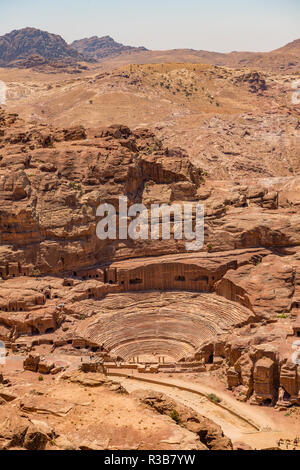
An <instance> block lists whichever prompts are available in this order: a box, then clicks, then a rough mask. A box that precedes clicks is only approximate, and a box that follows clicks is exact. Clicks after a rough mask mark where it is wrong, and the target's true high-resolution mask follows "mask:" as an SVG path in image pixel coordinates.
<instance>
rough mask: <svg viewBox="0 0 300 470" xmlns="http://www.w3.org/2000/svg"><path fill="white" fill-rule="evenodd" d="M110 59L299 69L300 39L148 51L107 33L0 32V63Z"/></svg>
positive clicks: (62, 63) (79, 65)
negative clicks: (262, 48)
mask: <svg viewBox="0 0 300 470" xmlns="http://www.w3.org/2000/svg"><path fill="white" fill-rule="evenodd" d="M103 61H110V62H113V63H114V64H115V65H116V66H118V65H125V64H130V63H136V64H149V63H162V62H170V63H173V62H189V63H203V64H212V65H219V66H226V67H232V68H241V67H250V68H251V67H252V68H259V69H265V70H270V71H277V72H283V73H284V72H299V71H300V39H297V40H295V41H293V42H291V43H289V44H286V45H285V46H283V47H281V48H279V49H275V50H274V51H271V52H236V51H235V52H230V53H228V54H225V53H219V52H209V51H204V50H194V49H172V50H166V51H151V50H148V49H146V48H145V47H133V46H125V45H124V44H121V43H118V42H116V41H115V40H114V39H113V38H112V37H110V36H103V37H98V36H92V37H90V38H84V39H79V40H76V41H74V42H73V43H72V44H67V42H66V41H65V40H64V39H63V38H62V37H61V36H59V35H57V34H51V33H48V32H46V31H41V30H39V29H36V28H24V29H20V30H14V31H12V32H10V33H8V34H5V35H4V36H0V67H27V68H28V67H42V68H43V67H44V66H51V67H58V68H61V69H62V68H63V67H65V66H67V67H68V66H72V67H73V68H75V69H76V71H80V70H82V69H84V68H86V65H83V64H82V63H84V62H95V63H97V62H103Z"/></svg>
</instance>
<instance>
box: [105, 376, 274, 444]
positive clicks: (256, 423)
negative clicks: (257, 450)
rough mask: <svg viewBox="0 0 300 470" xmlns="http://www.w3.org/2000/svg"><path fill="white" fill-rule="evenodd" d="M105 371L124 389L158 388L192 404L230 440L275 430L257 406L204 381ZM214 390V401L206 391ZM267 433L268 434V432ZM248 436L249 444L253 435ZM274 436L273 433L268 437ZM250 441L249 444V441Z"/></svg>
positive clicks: (188, 404)
mask: <svg viewBox="0 0 300 470" xmlns="http://www.w3.org/2000/svg"><path fill="white" fill-rule="evenodd" d="M107 375H109V376H116V377H118V381H120V383H121V384H122V385H123V386H124V387H125V388H126V389H127V390H128V392H133V391H135V390H139V389H144V390H153V391H155V392H162V393H165V394H166V395H168V396H170V397H171V398H173V399H174V400H176V401H178V402H180V403H182V404H184V405H186V406H188V407H190V408H192V409H193V410H195V411H196V412H198V413H200V414H201V415H203V416H206V417H207V418H210V419H212V420H213V421H214V422H215V423H217V424H219V425H220V426H221V428H222V429H223V431H224V433H225V434H226V435H227V436H228V437H229V438H230V439H231V440H233V441H238V440H242V441H243V442H247V441H249V439H247V436H249V437H250V435H256V436H257V438H258V439H260V437H259V436H261V435H262V434H266V433H269V434H270V433H274V432H275V433H276V434H277V432H279V431H276V429H275V425H274V423H273V421H272V420H271V419H270V417H269V416H266V414H265V413H263V412H262V410H261V409H260V408H259V409H258V408H257V407H253V409H252V408H251V406H250V405H248V404H245V403H241V402H238V401H236V400H235V399H234V398H233V397H230V396H229V395H228V394H226V393H224V392H220V391H219V390H218V391H216V390H215V389H214V388H213V387H209V386H207V385H204V384H195V383H190V382H187V381H184V380H182V379H177V378H175V379H173V378H169V377H168V378H161V377H157V376H155V377H154V376H151V377H149V375H148V376H147V375H145V374H140V373H139V374H138V375H137V374H132V371H129V372H116V371H115V370H114V371H113V372H112V371H108V373H107ZM211 393H214V394H215V395H217V396H218V397H219V398H220V399H221V403H215V402H213V401H212V400H210V399H209V397H208V395H209V394H211ZM270 437H271V436H270ZM250 440H251V444H252V441H253V439H250ZM273 440H274V436H273V439H272V441H273ZM252 445H253V444H252Z"/></svg>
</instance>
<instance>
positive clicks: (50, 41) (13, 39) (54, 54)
mask: <svg viewBox="0 0 300 470" xmlns="http://www.w3.org/2000/svg"><path fill="white" fill-rule="evenodd" d="M82 60H83V57H82V56H81V55H80V54H79V53H78V52H77V51H76V50H74V49H73V48H71V47H70V46H69V45H68V44H67V43H66V41H65V40H64V39H63V38H62V37H61V36H58V35H56V34H50V33H48V32H46V31H41V30H39V29H35V28H24V29H20V30H14V31H12V32H10V33H8V34H5V35H4V36H1V37H0V66H5V67H7V66H10V67H12V66H23V67H24V66H25V67H28V66H29V67H30V66H31V64H33V65H36V64H37V63H38V64H39V65H41V64H47V63H49V62H51V61H67V62H70V61H71V62H77V61H82Z"/></svg>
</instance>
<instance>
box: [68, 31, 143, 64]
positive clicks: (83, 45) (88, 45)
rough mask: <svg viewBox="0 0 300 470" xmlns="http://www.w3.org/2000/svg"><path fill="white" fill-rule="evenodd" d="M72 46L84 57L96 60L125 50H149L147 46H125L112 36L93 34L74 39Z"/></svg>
mask: <svg viewBox="0 0 300 470" xmlns="http://www.w3.org/2000/svg"><path fill="white" fill-rule="evenodd" d="M71 47H73V49H76V51H77V52H79V53H80V54H82V55H83V56H84V57H86V58H88V59H93V60H95V61H98V60H100V59H103V58H105V57H110V56H116V55H119V54H122V53H123V52H126V53H128V52H129V53H131V52H139V51H147V49H146V48H145V47H131V46H124V45H123V44H120V43H118V42H116V41H115V40H114V39H113V38H111V37H110V36H103V37H101V38H99V37H98V36H93V37H91V38H85V39H80V40H78V41H74V42H73V43H72V44H71Z"/></svg>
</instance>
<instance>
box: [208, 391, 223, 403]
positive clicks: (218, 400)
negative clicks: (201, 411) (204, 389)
mask: <svg viewBox="0 0 300 470" xmlns="http://www.w3.org/2000/svg"><path fill="white" fill-rule="evenodd" d="M207 398H208V399H209V400H211V401H213V402H214V403H221V401H222V400H221V398H219V397H218V396H217V395H215V394H214V393H210V394H209V395H207Z"/></svg>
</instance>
